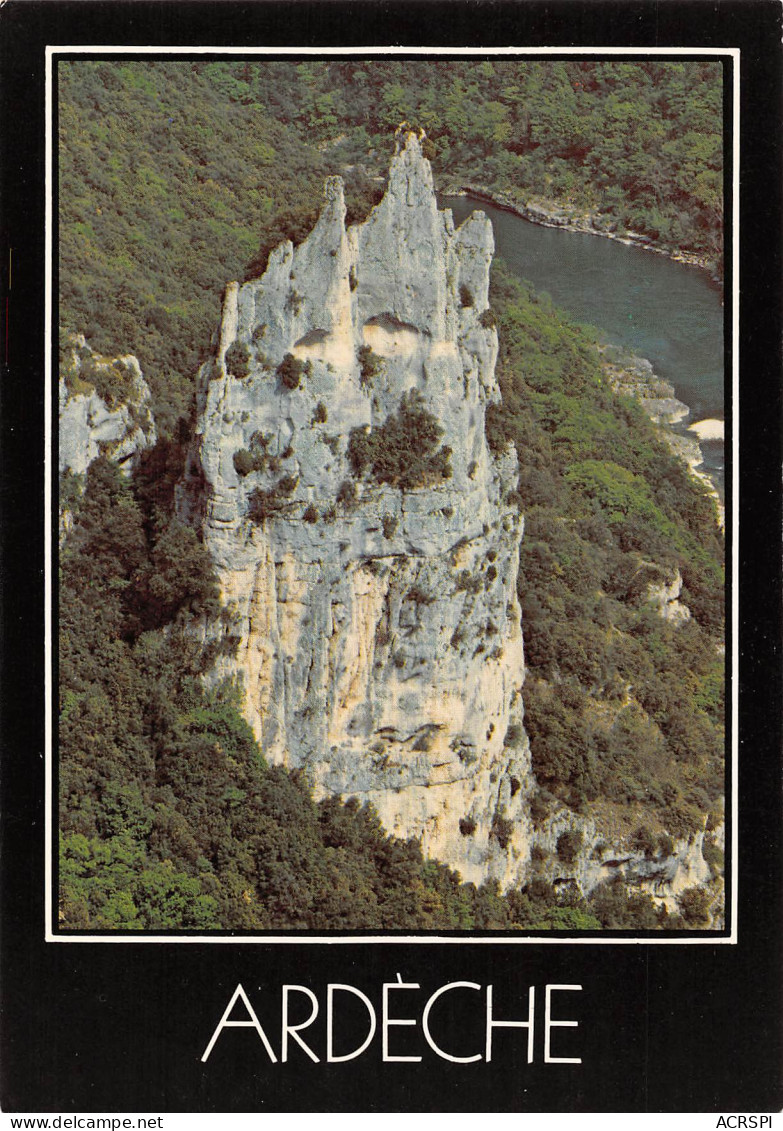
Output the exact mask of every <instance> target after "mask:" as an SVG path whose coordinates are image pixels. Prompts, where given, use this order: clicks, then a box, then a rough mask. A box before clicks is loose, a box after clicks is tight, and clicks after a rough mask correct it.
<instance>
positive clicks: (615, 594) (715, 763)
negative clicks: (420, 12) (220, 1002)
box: [58, 59, 724, 931]
mask: <svg viewBox="0 0 783 1131" xmlns="http://www.w3.org/2000/svg"><path fill="white" fill-rule="evenodd" d="M58 70H59V74H58V97H59V102H58V107H59V109H58V119H59V131H60V149H59V188H60V191H59V225H60V226H59V237H60V323H61V327H62V329H63V330H64V331H66V332H79V333H84V334H85V336H86V337H87V340H88V342H89V343H90V345H91V346H92V347H93V348H94V349H96V350H98V351H100V352H104V353H106V354H107V355H110V356H112V355H115V354H117V353H120V352H122V353H125V352H131V353H135V354H136V356H137V357H138V358H139V360H140V362H141V365H142V369H143V371H144V373H145V376H146V378H147V380H148V381H149V384H150V386H151V388H152V390H153V398H154V411H155V414H156V421H157V423H158V430H159V434H160V439H159V441H158V443H157V445H156V446H155V447H154V448H153V449H151V450H150V451H148V452H147V453H145V454H144V456H143V458H142V459H141V460H140V462H139V464H138V466H137V468H136V471H135V473H134V475H133V476H132V477H131V478H130V479H128V478H125V477H124V476H122V475H121V474H120V473H119V472H118V470H117V469H116V468H115V467H114V466H113V465H112V464H111V463H110V462H109V461H107V460H105V459H103V458H101V459H98V460H96V461H95V462H94V463H93V464H92V465H91V467H90V469H89V471H88V473H87V476H86V481H85V483H84V484H83V485H82V484H74V483H73V482H72V478H73V477H69V480H68V481H66V482H65V483H63V484H62V487H63V492H64V501H66V502H68V504H69V506H72V507H73V509H74V524H73V528H72V530H71V531H70V533H69V535H68V537H67V539H66V541H65V543H64V546H63V548H62V550H61V554H60V589H59V619H60V645H59V648H60V654H59V661H60V677H59V699H60V702H59V709H60V718H59V743H60V752H59V776H60V794H59V818H60V873H59V878H60V895H61V900H60V926H61V927H62V928H63V929H87V928H90V929H96V928H97V929H124V930H127V929H135V930H150V929H155V930H166V929H174V928H184V929H199V930H211V929H212V930H217V929H233V930H274V929H281V928H286V929H311V930H312V929H350V930H354V931H355V930H377V929H399V930H407V931H409V930H455V931H463V930H542V929H543V930H564V929H569V930H573V929H586V930H590V929H594V930H597V929H606V928H610V929H639V928H653V929H654V928H664V929H681V928H683V927H703V926H705V925H706V924H707V921H708V920H707V906H708V903H709V899H708V898H707V896H706V895H705V893H704V892H701V891H696V890H691V891H686V892H685V893H684V894H683V895H682V896H681V897H680V911H679V914H668V915H667V914H666V912H665V910H663V909H660V908H658V907H657V906H656V905H655V903H654V901H653V900H652V898H651V897H650V896H649V895H646V894H641V893H639V892H630V893H629V892H628V891H627V890H626V888H625V886H624V885H623V884H622V883H621V882H614V883H607V884H604V885H602V886H601V887H599V888H598V889H596V890H595V891H594V892H593V894H592V896H591V898H590V899H589V900H584V899H583V898H582V897H581V896H580V895H579V894H578V893H575V892H574V891H573V890H572V888H570V887H566V889H565V890H564V889H563V888H558V889H555V888H554V887H553V886H552V885H551V884H550V883H549V882H547V881H546V880H545V879H544V878H543V874H544V872H545V871H546V865H547V860H546V859H544V858H543V857H541V855H540V854H539V856H538V857H537V858H534V861H533V865H534V866H533V871H532V874H531V879H530V880H529V882H528V883H527V885H526V886H525V887H524V888H523V889H522V890H519V891H512V892H509V893H507V894H505V895H501V894H500V893H499V891H498V889H497V887H496V886H495V885H492V884H487V885H483V886H482V887H481V888H478V889H477V888H476V887H475V886H474V885H472V884H464V883H462V882H461V880H460V878H459V876H458V875H457V874H456V873H455V872H453V871H452V870H450V869H448V868H446V867H445V866H443V865H442V864H439V863H437V862H434V861H427V860H425V859H424V858H423V857H422V854H421V851H420V849H419V846H418V844H417V843H416V842H413V841H411V842H404V841H400V840H395V839H394V838H391V837H389V836H387V835H386V833H385V831H384V830H383V829H382V828H381V826H380V824H379V822H378V819H377V817H376V816H375V815H374V813H373V812H372V810H371V809H369V808H368V807H366V806H364V807H360V806H359V805H358V804H357V803H356V802H355V801H352V800H349V801H347V802H345V803H343V802H340V801H337V800H334V799H332V800H328V801H322V802H319V803H315V802H314V801H313V799H312V797H311V794H310V792H309V789H308V783H307V781H306V780H305V779H304V778H303V777H302V776H301V775H297V774H292V773H289V772H287V771H285V770H283V769H281V768H279V767H274V766H270V765H268V764H267V763H266V762H265V760H264V757H263V753H262V752H261V751H260V750H259V748H258V746H257V744H256V743H255V741H254V739H253V735H252V732H251V731H250V728H249V727H248V725H247V724H246V723H245V722H244V720H243V719H242V717H241V715H240V713H239V710H238V696H237V691H236V689H235V688H232V687H231V686H223V687H220V688H217V689H212V690H207V689H206V688H205V686H204V684H203V682H202V680H201V678H200V677H201V675H202V674H203V673H204V672H205V671H206V670H207V669H208V668H209V666H210V664H211V663H212V661H213V660H214V653H213V652H212V651H211V649H210V647H209V646H207V647H204V646H203V645H201V644H199V643H198V640H197V637H196V635H194V634H193V633H192V632H189V631H188V628H189V625H191V624H192V623H193V621H194V618H199V617H201V616H203V615H204V614H207V615H210V616H220V615H221V611H220V602H219V595H218V592H217V587H216V582H215V578H214V576H213V572H212V567H211V563H210V561H209V558H208V555H207V553H206V551H205V550H204V548H203V546H201V544H200V542H199V540H198V538H197V536H196V534H195V533H194V532H193V531H192V530H191V529H189V528H187V527H185V526H183V525H181V524H180V522H179V521H178V520H177V518H176V515H175V508H174V490H175V485H176V483H177V481H178V480H179V478H180V477H181V475H182V472H183V469H184V462H185V457H186V452H187V448H188V444H189V440H190V434H191V429H192V425H193V413H194V388H195V377H196V373H197V370H198V367H199V364H200V362H201V361H203V360H204V359H205V358H206V357H207V356H208V355H209V353H210V350H211V349H212V348H213V346H214V343H213V338H212V335H213V332H214V329H215V327H216V325H217V322H218V317H219V309H220V297H221V293H222V289H223V287H224V285H225V283H226V281H227V280H229V279H235V278H243V277H247V276H248V275H252V274H256V273H258V272H259V271H260V270H262V269H263V264H264V262H265V259H266V255H267V254H268V251H269V249H270V247H272V246H274V244H275V243H276V242H277V241H278V240H279V239H282V238H286V237H291V238H295V239H296V238H302V236H303V235H304V234H306V232H307V230H308V228H309V225H310V224H311V223H312V220H313V219H314V218H315V215H316V214H317V211H318V207H319V202H320V199H321V192H322V184H323V178H324V177H325V176H326V175H328V174H330V173H332V172H341V173H342V174H343V175H344V176H345V177H346V179H347V182H348V184H347V187H348V200H349V208H350V209H351V216H352V217H353V218H354V219H356V218H359V217H361V216H362V215H364V214H365V213H366V211H367V210H368V208H369V207H371V206H372V204H373V203H374V201H375V200H377V198H378V194H379V191H382V185H381V184H380V183H379V182H378V181H377V180H375V179H374V178H375V177H377V176H378V175H379V174H380V172H381V170H384V169H385V167H386V165H387V164H388V159H389V155H390V148H391V135H392V132H393V128H394V127H395V126H396V125H397V124H398V123H399V121H400V120H401V119H402V118H408V119H409V120H415V121H417V122H419V123H421V124H422V125H424V126H425V128H427V130H428V134H429V137H430V139H431V141H432V146H433V148H432V156H433V161H434V168H435V173H436V182H437V183H441V182H443V181H444V180H449V179H450V178H451V179H452V180H454V179H461V180H470V181H471V182H472V183H477V182H478V183H482V184H484V185H485V186H487V187H488V188H507V187H508V186H509V185H510V184H513V185H514V186H516V187H517V188H518V189H519V190H520V191H521V192H524V193H530V194H538V195H540V197H541V198H546V199H555V200H566V199H572V200H573V201H574V202H575V203H577V204H580V205H589V206H591V207H597V208H599V209H600V211H601V212H602V213H605V214H606V215H608V216H613V217H614V218H615V219H616V221H617V223H618V224H621V225H625V226H627V227H633V228H634V230H641V231H645V232H647V233H648V234H649V235H651V236H653V237H654V238H656V239H658V240H659V241H660V242H661V244H662V245H664V246H672V247H675V246H676V247H679V248H684V249H690V250H693V251H696V252H700V253H706V254H710V255H713V254H716V253H717V251H718V249H719V248H720V243H721V231H720V205H719V201H720V185H721V172H720V119H721V93H720V81H719V72H717V71H716V68H715V64H710V63H705V64H701V63H699V64H694V63H688V64H674V63H644V64H616V63H614V64H613V63H592V62H584V63H582V62H568V63H554V64H552V63H549V64H544V63H538V62H535V63H533V62H520V61H512V60H503V61H500V60H493V61H469V60H460V61H458V62H457V61H448V62H446V61H440V62H437V63H432V62H424V61H417V62H415V63H411V62H407V61H405V62H402V61H387V60H373V61H372V62H368V61H361V60H356V59H355V60H352V61H351V62H350V63H348V62H342V61H330V62H328V63H326V62H317V61H313V62H308V63H305V64H302V63H295V62H291V63H277V62H276V63H270V64H264V63H261V62H257V61H254V62H252V63H244V62H237V63H211V62H210V63H206V62H198V63H191V62H186V61H177V62H174V63H171V62H166V63H163V62H158V63H148V62H145V63H140V62H132V61H122V62H108V61H107V62H100V63H97V62H87V61H80V62H78V63H60V64H59V68H58ZM689 138H690V141H689V140H688V139H689ZM694 139H696V140H694ZM696 141H698V144H696ZM688 162H690V163H691V165H690V166H689V165H688ZM346 166H350V168H346ZM645 225H646V226H645ZM491 307H492V309H491V312H488V313H487V317H492V318H494V320H495V321H496V323H497V326H498V331H499V338H500V358H499V361H498V376H499V379H500V384H501V389H502V392H503V404H502V406H499V407H498V408H497V409H495V410H494V411H493V412H492V413H491V414H490V415H489V418H488V429H487V431H488V439H489V442H490V444H491V446H492V447H493V448H494V449H495V450H500V449H502V448H503V447H504V446H505V445H506V444H509V443H511V444H514V445H515V447H516V449H517V451H518V453H519V455H520V480H519V485H518V491H517V502H518V505H519V507H520V509H521V511H522V513H523V514H524V515H525V523H526V533H525V538H524V540H523V543H522V547H521V561H520V573H519V581H518V588H519V594H520V600H521V602H522V605H523V614H524V620H523V623H524V632H525V648H526V660H527V665H528V669H527V676H526V683H525V694H524V701H525V711H526V718H525V726H526V728H527V730H528V733H529V735H530V738H531V746H532V754H533V766H534V771H535V775H536V779H537V781H538V784H539V790H538V793H537V794H536V795H535V796H534V798H533V810H532V811H533V818H534V820H535V821H538V822H540V821H543V820H544V819H545V818H546V816H547V814H548V813H550V812H551V810H552V808H553V807H554V806H556V805H558V804H565V805H567V806H568V807H570V808H571V809H573V810H574V811H576V812H579V813H584V812H588V811H589V812H590V813H591V814H597V815H599V816H600V817H601V819H602V821H603V823H604V824H605V825H606V827H610V828H612V829H613V832H614V834H615V835H616V836H617V837H618V838H625V839H626V842H627V843H629V844H631V845H635V846H636V847H637V848H640V849H643V851H644V852H645V855H647V856H648V857H650V858H655V857H657V856H663V855H666V854H667V851H668V850H670V848H671V838H672V837H679V836H683V835H686V834H688V833H690V832H693V831H695V830H697V829H699V828H702V827H703V826H704V821H705V818H706V820H707V827H708V830H709V829H711V828H712V827H713V826H714V825H715V824H716V823H717V822H718V821H719V819H720V814H719V810H718V799H719V798H720V796H721V795H722V793H723V791H724V781H723V712H724V704H723V686H724V685H723V660H722V655H721V644H722V639H723V637H722V633H723V568H722V559H723V547H722V541H721V538H720V535H719V532H718V530H717V526H716V522H715V516H714V511H713V507H712V503H711V501H710V500H709V498H708V497H707V496H706V495H705V493H704V492H703V490H702V489H701V488H700V487H699V486H698V485H697V484H695V483H694V481H693V480H692V479H691V478H690V477H689V476H688V475H687V473H686V470H685V468H684V466H683V465H682V464H681V463H679V462H678V461H677V460H675V459H674V457H673V456H671V454H670V453H669V452H668V449H666V448H665V447H664V446H663V445H662V444H661V443H660V441H659V440H658V438H657V435H656V433H655V430H654V429H653V427H652V426H651V425H650V423H649V422H648V421H647V419H646V417H644V415H643V413H642V412H641V410H640V409H639V407H638V406H637V405H636V404H635V403H633V402H631V401H629V400H626V399H625V398H621V397H618V396H616V395H614V394H613V393H612V392H611V390H610V388H609V384H608V381H607V380H606V378H605V375H604V371H603V368H602V365H601V358H600V355H599V352H598V348H597V342H596V334H595V332H594V331H590V330H588V329H587V328H583V327H580V326H578V325H576V324H574V323H573V322H572V321H571V320H570V319H569V318H568V317H567V316H566V315H564V314H563V313H562V312H559V311H557V310H556V309H554V308H553V306H552V304H551V302H550V301H549V300H548V299H546V297H545V296H538V295H536V294H535V292H534V291H533V290H532V289H531V288H530V287H528V286H526V285H524V284H520V283H518V282H517V281H515V280H514V279H512V278H511V277H510V276H509V275H508V274H507V273H506V272H504V270H503V268H502V265H501V264H496V266H495V269H494V271H493V283H492V294H491ZM333 423H335V422H333ZM437 439H439V438H438V437H436V440H437ZM445 439H447V438H445ZM360 454H361V459H362V460H363V461H364V462H363V464H362V466H364V463H367V465H368V466H371V465H372V459H373V453H372V452H370V451H368V452H362V453H360ZM248 457H249V458H252V455H251V454H250V453H248ZM357 459H359V454H357ZM376 474H377V472H376ZM81 486H83V493H82V494H81V495H79V491H78V487H81ZM651 563H654V565H651ZM674 569H679V570H680V572H681V574H682V576H683V579H684V591H683V597H682V599H683V600H684V601H685V602H686V603H687V604H688V606H689V607H690V608H691V610H692V613H693V617H692V619H691V620H690V621H689V622H688V623H687V624H685V625H683V626H681V627H677V628H675V627H673V626H672V625H671V624H667V623H666V622H665V621H663V620H662V619H661V618H660V617H658V616H657V615H656V614H655V613H654V612H653V611H652V610H651V609H650V608H649V606H648V605H646V604H645V602H644V600H643V595H644V592H645V586H646V584H647V583H648V582H649V581H650V580H655V579H656V577H657V574H656V570H657V571H658V572H660V570H664V571H666V570H671V571H673V570H674ZM224 646H230V638H229V640H228V643H227V644H226V645H224ZM705 845H706V847H705V857H706V856H707V855H709V861H708V862H709V863H710V865H711V867H712V868H713V871H714V873H715V875H719V874H720V871H721V863H722V861H721V857H720V852H719V849H718V848H717V846H715V845H713V844H712V841H711V840H710V838H709V836H708V837H707V839H706V841H705ZM579 851H580V845H579V844H577V843H571V842H570V841H569V842H568V843H566V841H565V840H564V841H563V843H562V845H561V844H560V843H558V855H559V856H561V859H562V861H563V862H567V860H568V859H569V857H570V859H573V858H574V856H575V855H578V853H579ZM561 853H562V855H561Z"/></svg>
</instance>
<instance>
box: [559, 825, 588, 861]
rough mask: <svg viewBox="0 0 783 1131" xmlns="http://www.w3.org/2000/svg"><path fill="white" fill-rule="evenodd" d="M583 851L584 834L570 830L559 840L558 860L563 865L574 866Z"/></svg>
mask: <svg viewBox="0 0 783 1131" xmlns="http://www.w3.org/2000/svg"><path fill="white" fill-rule="evenodd" d="M581 851H582V834H581V833H580V832H578V831H577V830H576V829H568V830H567V831H566V832H564V833H561V834H560V836H559V837H558V838H557V858H558V860H559V861H560V863H561V864H574V863H575V862H576V860H577V858H578V856H579V853H580V852H581Z"/></svg>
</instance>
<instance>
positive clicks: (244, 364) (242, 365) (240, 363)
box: [226, 342, 250, 381]
mask: <svg viewBox="0 0 783 1131" xmlns="http://www.w3.org/2000/svg"><path fill="white" fill-rule="evenodd" d="M226 369H227V370H228V371H229V373H233V375H234V376H235V377H237V378H239V380H240V381H241V380H243V379H244V378H245V377H247V376H248V374H249V373H250V350H249V349H248V348H247V346H246V345H243V344H241V343H240V342H232V344H231V345H230V346H229V347H228V349H227V350H226Z"/></svg>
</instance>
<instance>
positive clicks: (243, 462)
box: [234, 448, 256, 478]
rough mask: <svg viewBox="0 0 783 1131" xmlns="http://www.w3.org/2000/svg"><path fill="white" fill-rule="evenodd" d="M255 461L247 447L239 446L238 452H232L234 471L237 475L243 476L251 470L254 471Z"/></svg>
mask: <svg viewBox="0 0 783 1131" xmlns="http://www.w3.org/2000/svg"><path fill="white" fill-rule="evenodd" d="M255 469H256V461H255V457H254V456H253V453H252V452H250V451H248V450H247V448H240V449H239V451H238V452H234V471H236V473H237V475H241V476H242V478H244V477H245V476H246V475H250V473H251V471H255Z"/></svg>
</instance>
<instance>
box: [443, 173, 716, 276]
mask: <svg viewBox="0 0 783 1131" xmlns="http://www.w3.org/2000/svg"><path fill="white" fill-rule="evenodd" d="M442 195H443V196H471V197H474V198H475V199H476V200H479V201H482V202H484V203H486V204H491V205H493V206H494V207H495V208H501V209H503V210H504V211H506V212H512V213H513V214H514V215H515V216H519V217H521V218H522V219H523V220H529V221H530V222H531V223H532V224H540V225H541V226H542V227H545V228H563V229H564V230H565V231H568V232H582V233H583V234H586V235H591V236H603V237H604V238H605V239H610V240H616V241H617V242H618V243H623V244H626V245H627V246H629V247H638V248H641V249H642V250H643V251H653V252H655V253H656V255H665V256H666V257H667V258H668V259H671V260H673V261H674V262H675V263H683V264H685V265H686V266H689V267H698V268H699V269H700V270H702V271H706V273H707V274H708V275H709V276H710V278H711V279H712V281H713V282H714V283H716V284H718V285H719V286H720V287H721V288H722V287H723V278H722V276H721V274H720V267H719V264H718V262H717V261H716V260H715V259H712V258H711V257H709V256H706V255H697V254H696V253H695V252H690V251H682V250H677V249H673V248H667V247H662V246H660V245H659V244H657V243H655V242H654V241H653V240H650V239H649V237H647V236H645V235H643V234H642V233H640V232H631V231H625V230H624V231H619V230H618V227H617V221H616V220H614V219H612V217H610V216H605V215H602V214H601V213H596V212H589V211H585V210H579V209H576V208H573V207H570V208H569V207H566V206H564V205H562V204H560V203H557V202H555V201H550V200H539V199H530V200H524V201H523V200H519V199H517V198H516V197H514V196H512V195H511V194H509V193H507V192H501V191H499V190H496V189H488V188H486V187H485V186H483V185H471V184H462V185H451V186H449V187H447V188H446V189H444V190H443V193H442Z"/></svg>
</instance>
